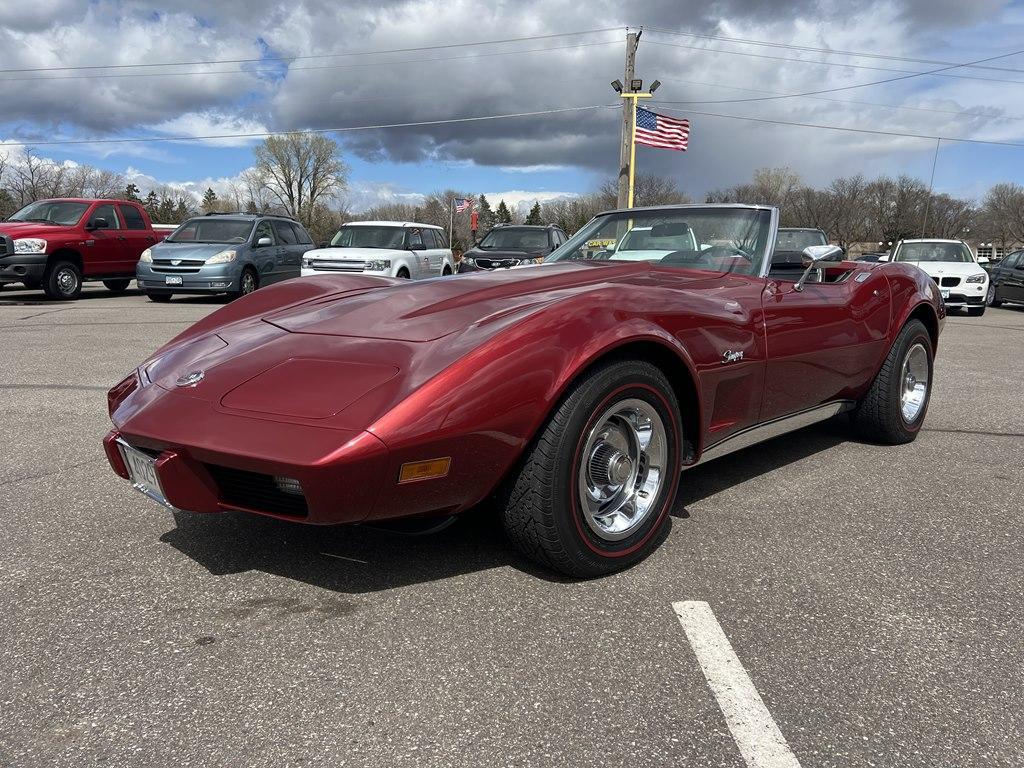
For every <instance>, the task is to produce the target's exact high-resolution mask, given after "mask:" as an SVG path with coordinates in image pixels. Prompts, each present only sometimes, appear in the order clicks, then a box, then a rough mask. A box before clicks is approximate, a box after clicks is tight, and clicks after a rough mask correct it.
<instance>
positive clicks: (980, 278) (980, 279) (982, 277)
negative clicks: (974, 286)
mask: <svg viewBox="0 0 1024 768" xmlns="http://www.w3.org/2000/svg"><path fill="white" fill-rule="evenodd" d="M986 280H988V275H987V274H986V273H984V272H981V273H979V274H977V275H968V277H967V279H966V280H965V281H964V282H967V283H984V282H985V281H986Z"/></svg>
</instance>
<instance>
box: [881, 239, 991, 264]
mask: <svg viewBox="0 0 1024 768" xmlns="http://www.w3.org/2000/svg"><path fill="white" fill-rule="evenodd" d="M894 261H913V262H915V263H919V262H922V261H954V262H958V263H961V264H969V263H971V262H972V261H974V259H973V258H972V257H971V252H970V251H969V250H968V249H967V246H966V245H964V244H963V243H903V244H902V245H901V246H900V249H899V251H897V253H896V258H895V259H894Z"/></svg>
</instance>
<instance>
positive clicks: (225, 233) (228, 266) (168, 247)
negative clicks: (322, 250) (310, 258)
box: [136, 213, 313, 302]
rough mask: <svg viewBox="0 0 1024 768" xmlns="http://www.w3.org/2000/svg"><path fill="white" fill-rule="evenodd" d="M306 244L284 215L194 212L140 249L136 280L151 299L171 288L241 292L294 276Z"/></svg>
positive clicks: (177, 290)
mask: <svg viewBox="0 0 1024 768" xmlns="http://www.w3.org/2000/svg"><path fill="white" fill-rule="evenodd" d="M312 245H313V240H312V239H311V238H310V236H309V234H308V233H307V232H306V230H305V228H304V227H303V226H302V225H301V224H300V223H299V222H297V221H295V220H294V219H290V218H288V217H286V216H257V215H250V214H245V213H227V214H225V213H211V214H208V215H206V216H196V217H194V218H191V219H189V220H188V221H186V222H185V223H183V224H182V225H181V226H180V227H178V228H177V229H176V230H174V232H172V233H171V234H170V235H169V236H168V237H167V239H166V240H164V241H163V242H162V243H160V244H159V245H156V246H154V247H153V248H149V249H147V250H146V251H144V252H143V254H142V258H140V259H139V265H138V269H137V272H136V281H137V282H138V284H139V288H140V289H141V290H142V291H143V292H144V293H145V294H146V296H148V297H149V299H150V301H156V302H166V301H170V300H171V297H172V296H174V294H176V293H178V294H182V293H184V294H210V293H228V294H232V295H234V296H244V295H245V294H247V293H252V292H253V291H255V290H256V289H257V288H259V287H260V286H263V285H270V284H271V283H277V282H280V281H281V280H288V279H289V278H292V277H298V276H299V271H300V269H301V264H302V254H303V253H304V252H305V251H306V250H307V249H308V248H310V246H312Z"/></svg>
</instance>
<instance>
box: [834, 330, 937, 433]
mask: <svg viewBox="0 0 1024 768" xmlns="http://www.w3.org/2000/svg"><path fill="white" fill-rule="evenodd" d="M933 372H934V352H933V351H932V339H931V336H930V335H929V334H928V329H927V328H925V327H924V324H923V323H922V322H921V321H920V320H911V321H910V322H908V323H907V324H906V325H904V326H903V330H902V331H900V334H899V336H897V337H896V342H895V343H894V344H893V345H892V349H890V350H889V355H888V356H887V357H886V358H885V362H884V363H882V368H881V370H879V372H878V375H877V376H875V380H874V381H873V382H872V384H871V389H869V390H868V392H867V394H866V395H864V397H863V398H861V401H860V402H859V403H858V404H857V408H856V409H855V410H854V411H853V413H852V419H853V425H854V427H855V428H856V430H857V432H858V433H859V434H860V436H861V437H863V438H864V439H866V440H870V441H872V442H877V443H885V444H888V445H901V444H903V443H909V442H912V441H913V440H914V439H915V438H916V437H917V433H918V432H920V431H921V425H922V424H923V423H924V417H925V415H926V414H927V413H928V404H929V402H930V401H931V394H932V380H933Z"/></svg>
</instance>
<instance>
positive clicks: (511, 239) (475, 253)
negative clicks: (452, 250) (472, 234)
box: [459, 224, 569, 274]
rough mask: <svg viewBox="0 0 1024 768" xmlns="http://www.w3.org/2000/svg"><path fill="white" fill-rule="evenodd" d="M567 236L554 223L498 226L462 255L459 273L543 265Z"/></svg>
mask: <svg viewBox="0 0 1024 768" xmlns="http://www.w3.org/2000/svg"><path fill="white" fill-rule="evenodd" d="M568 239H569V238H568V236H567V235H566V234H565V232H563V231H562V230H561V228H559V227H556V226H555V225H554V224H551V225H549V226H546V227H544V226H536V225H532V224H531V225H528V224H521V225H520V224H517V225H513V224H499V225H498V226H496V227H494V228H493V229H492V230H491V231H490V232H488V233H487V234H486V235H485V236H484V238H483V239H482V240H481V241H480V242H479V243H477V244H476V245H475V246H474V247H472V248H470V249H469V250H468V251H466V253H465V254H464V255H463V256H462V261H460V262H459V273H460V274H461V273H465V272H479V271H488V270H492V269H509V268H511V267H520V266H526V265H528V264H540V263H541V262H542V261H543V260H544V258H545V257H546V256H547V255H548V254H549V253H551V252H552V251H553V250H555V249H556V248H557V247H558V246H560V245H561V244H562V243H564V242H565V241H566V240H568Z"/></svg>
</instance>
